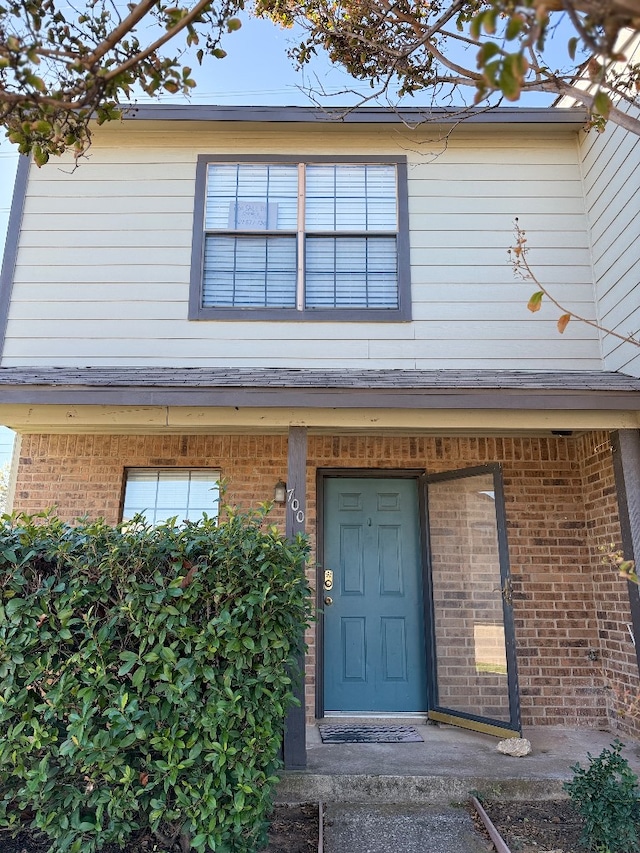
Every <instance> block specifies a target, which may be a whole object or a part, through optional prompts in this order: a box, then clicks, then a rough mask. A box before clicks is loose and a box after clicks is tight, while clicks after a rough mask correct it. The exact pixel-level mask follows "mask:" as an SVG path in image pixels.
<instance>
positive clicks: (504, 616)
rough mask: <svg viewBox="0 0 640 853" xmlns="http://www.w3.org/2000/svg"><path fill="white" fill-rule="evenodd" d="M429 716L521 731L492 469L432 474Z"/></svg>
mask: <svg viewBox="0 0 640 853" xmlns="http://www.w3.org/2000/svg"><path fill="white" fill-rule="evenodd" d="M428 514H429V553H430V564H431V598H432V611H433V623H432V632H433V643H434V658H435V665H434V667H433V677H434V682H433V686H432V695H433V697H434V700H435V706H436V707H435V710H434V711H433V712H432V713H431V714H430V716H432V717H433V718H434V719H440V720H444V721H445V722H453V723H457V724H458V725H464V726H466V727H468V728H478V729H480V730H484V731H493V730H495V731H493V733H494V734H502V735H504V734H511V733H514V732H517V731H519V729H520V719H519V704H518V696H517V678H516V674H515V652H514V643H513V622H512V612H511V610H512V609H511V600H510V580H509V566H508V559H507V553H506V538H505V525H504V513H503V506H502V491H501V482H500V479H499V471H498V470H497V469H496V468H495V467H493V466H492V467H487V468H485V469H482V470H480V469H473V470H471V471H457V472H452V473H450V474H442V475H436V476H434V477H431V478H429V484H428Z"/></svg>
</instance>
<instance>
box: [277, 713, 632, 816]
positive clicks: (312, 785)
mask: <svg viewBox="0 0 640 853" xmlns="http://www.w3.org/2000/svg"><path fill="white" fill-rule="evenodd" d="M332 722H335V720H332ZM394 722H395V721H394ZM400 722H401V723H402V724H407V723H408V724H410V725H414V726H415V727H416V728H417V729H418V731H419V732H420V734H421V735H422V737H423V743H394V744H323V743H322V742H321V740H320V734H319V732H318V729H317V728H316V727H315V726H312V727H309V729H308V732H307V769H306V770H305V771H298V772H291V773H286V774H284V777H283V779H282V782H281V783H280V786H279V789H278V794H277V797H278V799H279V800H281V801H282V802H303V801H307V800H308V801H318V800H322V801H323V802H325V803H345V802H351V803H380V804H388V803H412V804H416V805H417V804H420V805H448V804H450V803H451V802H454V803H458V802H462V801H466V800H467V799H468V797H469V792H470V791H474V792H475V791H477V792H480V794H481V795H484V796H486V797H489V798H491V797H498V796H499V797H503V798H506V799H532V798H536V797H547V798H549V797H561V796H563V790H562V783H563V782H565V781H567V780H568V779H570V778H571V776H572V773H571V767H572V765H574V764H575V763H576V762H580V763H581V764H582V765H583V766H586V765H587V763H588V759H587V753H589V752H590V753H591V754H592V755H594V756H595V755H598V754H599V753H600V752H601V750H602V749H604V748H605V747H608V746H609V745H610V744H611V743H612V742H613V740H614V738H615V737H616V735H615V733H610V732H603V731H599V730H597V729H572V728H563V727H558V726H540V727H536V728H532V729H528V730H525V731H524V732H523V736H524V737H526V738H528V739H529V740H530V741H531V744H532V753H531V755H528V756H526V757H525V758H512V757H510V756H506V755H502V754H500V753H499V752H498V751H497V749H496V747H497V744H498V740H497V739H496V738H494V737H491V736H489V735H483V734H478V733H477V732H471V731H467V730H466V729H460V728H455V727H453V726H445V725H437V726H432V725H423V724H420V723H419V722H418V723H416V722H415V721H408V720H402V721H398V723H400ZM620 739H621V740H622V741H623V742H624V743H626V744H627V746H626V748H625V750H624V752H623V754H624V755H625V757H626V758H627V759H628V760H629V763H630V765H631V767H632V769H633V770H634V772H635V773H637V774H638V775H639V776H640V744H638V743H635V742H633V741H630V740H629V739H625V738H624V737H621V738H620Z"/></svg>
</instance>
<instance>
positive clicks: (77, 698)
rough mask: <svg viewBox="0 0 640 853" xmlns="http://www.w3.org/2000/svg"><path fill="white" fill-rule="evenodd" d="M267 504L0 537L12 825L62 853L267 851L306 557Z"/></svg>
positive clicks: (3, 777) (7, 823)
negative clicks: (132, 841) (218, 514)
mask: <svg viewBox="0 0 640 853" xmlns="http://www.w3.org/2000/svg"><path fill="white" fill-rule="evenodd" d="M265 514H266V511H265V510H260V511H256V512H253V513H248V514H241V513H237V512H235V511H233V510H229V511H228V515H227V516H226V517H225V520H224V521H222V522H219V523H218V522H216V520H214V519H208V518H206V517H205V518H204V519H203V520H202V521H200V522H196V523H189V522H188V523H186V524H185V525H184V526H178V525H177V524H176V523H175V521H170V522H168V523H167V524H164V525H160V526H157V527H151V526H149V525H147V524H146V523H144V521H143V520H142V519H140V518H138V519H136V523H135V524H129V525H128V526H124V525H120V526H117V527H112V526H110V525H107V524H106V523H105V522H104V521H101V520H99V521H86V520H80V522H79V523H78V524H77V525H75V526H71V525H68V524H65V523H64V522H62V521H61V520H59V519H57V518H55V517H52V516H51V515H48V514H45V515H42V516H37V517H28V516H24V515H22V516H14V517H8V516H5V517H4V520H3V522H2V524H1V525H0V592H1V597H0V797H1V800H0V826H4V827H12V828H14V829H19V828H24V827H25V826H27V825H30V826H32V827H35V828H37V829H39V830H41V831H42V832H44V833H46V834H47V835H48V836H49V838H50V839H51V840H52V846H51V848H50V849H51V850H52V851H69V852H70V853H80V852H81V853H92V851H96V850H100V849H101V847H102V846H104V845H105V844H107V843H110V842H111V843H114V842H115V843H116V844H118V845H120V846H125V845H126V841H127V839H128V838H129V837H130V836H131V834H132V833H134V832H136V831H137V830H143V831H144V830H149V831H151V832H152V833H153V834H154V835H155V836H156V838H157V839H158V848H157V849H161V850H167V851H168V850H172V849H176V850H178V849H179V850H182V851H188V850H195V851H199V853H200V851H206V850H212V851H216V853H227V851H228V853H231V851H233V853H246V851H253V850H255V849H256V848H257V847H259V846H260V845H262V844H263V843H264V839H265V815H266V814H267V812H268V810H269V807H270V804H271V796H272V790H273V785H274V783H275V782H276V781H277V778H276V776H275V775H274V774H275V773H276V772H277V770H278V769H279V766H280V763H279V759H278V754H279V748H280V744H281V735H282V730H283V719H284V716H285V713H286V710H287V708H288V706H289V705H290V704H291V703H292V701H293V697H292V682H291V672H292V667H293V665H294V660H295V658H296V655H298V654H299V653H300V652H301V651H302V648H303V639H302V638H303V631H304V626H305V624H306V623H307V622H308V620H309V617H310V597H309V590H308V587H307V584H306V581H305V579H304V564H305V561H306V557H307V545H306V542H305V541H304V540H303V539H302V538H298V539H296V540H295V541H293V542H289V541H287V540H286V539H285V538H284V536H283V535H282V534H281V533H279V532H278V531H277V530H276V528H275V527H272V526H269V525H268V524H267V521H266V519H265Z"/></svg>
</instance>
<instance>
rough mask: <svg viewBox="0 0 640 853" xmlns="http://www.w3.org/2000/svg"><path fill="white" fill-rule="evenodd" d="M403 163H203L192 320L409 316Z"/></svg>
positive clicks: (208, 159)
mask: <svg viewBox="0 0 640 853" xmlns="http://www.w3.org/2000/svg"><path fill="white" fill-rule="evenodd" d="M407 222H408V216H407V189H406V163H405V161H404V160H402V159H398V158H380V159H377V160H371V159H364V158H353V159H349V160H343V161H340V160H338V159H337V158H332V159H331V160H329V159H328V158H313V159H309V160H306V161H304V162H303V161H297V160H290V159H288V158H282V157H278V158H276V157H272V158H268V159H263V160H256V159H255V158H254V159H252V160H250V161H249V160H244V159H241V158H236V159H233V160H231V159H229V158H227V159H221V158H215V157H209V156H201V157H200V158H199V160H198V177H197V195H196V206H195V219H194V241H193V257H192V276H191V304H190V317H191V319H215V318H220V319H222V318H227V319H242V320H246V319H250V318H252V317H253V318H255V319H274V320H282V319H291V320H300V319H310V320H396V321H397V320H406V319H409V314H410V292H409V250H408V227H407Z"/></svg>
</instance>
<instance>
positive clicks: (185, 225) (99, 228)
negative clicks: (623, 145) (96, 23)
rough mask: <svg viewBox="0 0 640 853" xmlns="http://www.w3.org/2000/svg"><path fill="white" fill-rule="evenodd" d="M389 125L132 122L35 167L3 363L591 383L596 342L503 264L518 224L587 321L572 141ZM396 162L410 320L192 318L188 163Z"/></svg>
mask: <svg viewBox="0 0 640 853" xmlns="http://www.w3.org/2000/svg"><path fill="white" fill-rule="evenodd" d="M432 134H433V131H428V132H425V133H423V134H422V135H421V134H420V133H419V132H412V131H410V130H409V129H406V128H402V127H400V128H398V127H393V126H364V127H363V126H355V125H349V126H343V125H331V126H327V125H325V124H323V125H314V126H304V125H271V126H265V125H260V124H253V125H252V124H238V123H231V122H227V123H223V124H217V125H216V124H209V125H208V124H205V123H193V122H190V123H178V122H171V123H161V122H149V123H145V124H144V126H143V124H142V122H128V123H125V124H124V125H112V126H108V127H105V128H103V129H101V130H100V131H99V132H98V133H97V134H96V139H95V142H94V144H93V146H92V148H91V150H90V153H89V157H88V159H87V160H86V161H84V162H82V164H81V165H80V167H79V168H78V169H77V170H75V171H72V169H71V168H70V167H66V166H64V167H62V166H61V164H60V163H52V164H49V165H47V166H46V167H44V168H42V169H39V170H38V169H36V168H33V169H32V172H31V176H30V182H29V187H28V194H27V199H26V205H25V213H24V219H23V230H22V235H21V240H20V249H19V253H18V262H17V268H16V275H15V284H14V291H13V299H12V303H11V307H10V314H9V322H8V327H7V339H6V345H5V350H4V354H3V359H2V365H3V366H15V365H47V366H50V365H60V366H63V365H76V366H83V365H109V364H112V365H122V366H124V365H133V366H144V365H149V366H152V365H175V364H181V365H185V366H252V365H259V366H274V367H284V366H287V367H314V366H315V367H324V368H332V367H334V368H343V367H345V366H351V367H358V368H367V367H368V368H411V367H416V368H426V369H431V368H464V367H476V368H478V367H480V368H482V367H486V368H496V367H504V368H510V369H523V370H527V369H530V370H544V369H549V370H581V369H584V370H594V369H595V370H597V369H600V368H601V367H602V360H601V350H600V342H599V340H598V335H597V333H596V332H595V331H594V330H592V329H590V328H589V327H588V326H585V325H584V324H579V323H571V324H570V325H569V328H568V329H567V331H566V332H565V334H564V335H559V334H558V332H557V330H556V326H555V322H556V319H557V316H558V312H557V311H556V310H555V309H553V307H552V306H550V305H545V306H544V308H543V310H542V311H541V312H540V313H539V314H537V315H535V316H534V315H532V314H531V313H529V312H528V311H527V308H526V303H527V301H528V298H529V296H530V294H531V292H532V291H533V290H534V289H535V288H534V286H533V285H532V284H530V283H523V282H519V281H517V280H515V279H514V277H513V273H512V271H511V268H510V267H509V265H508V262H507V249H508V247H509V246H510V245H511V244H512V243H513V234H512V229H513V220H514V218H515V217H516V216H517V217H519V219H520V224H521V226H522V227H523V228H525V229H526V231H527V233H528V236H529V245H530V247H531V251H530V260H531V263H532V265H533V267H534V268H535V270H536V273H537V274H538V276H539V277H540V279H541V280H542V281H543V282H544V283H545V284H546V285H548V286H549V288H550V289H551V290H552V292H553V293H554V295H555V296H556V297H557V298H558V299H559V300H561V301H563V302H564V303H566V304H567V305H568V306H570V307H571V308H573V309H575V310H577V311H579V312H581V313H583V314H584V315H586V316H588V317H594V316H595V314H594V305H593V276H592V268H591V257H590V248H589V239H588V231H587V224H586V216H585V206H584V197H583V189H582V181H581V172H580V164H579V161H578V149H577V144H576V136H575V133H573V132H572V131H570V130H555V129H549V128H547V127H544V126H541V127H539V128H531V127H529V128H523V127H519V128H514V129H513V130H508V131H507V130H505V128H504V127H495V126H494V127H491V126H484V127H483V128H478V129H471V128H469V127H467V128H463V129H461V130H460V131H459V132H458V133H456V134H454V135H453V136H452V137H451V138H450V139H449V140H448V141H447V142H446V143H439V142H432V141H429V136H430V135H432ZM212 152H219V153H231V152H233V153H238V154H241V153H242V154H251V153H253V154H271V153H291V154H294V155H295V154H311V153H322V154H332V153H334V154H336V155H344V154H348V153H353V154H354V155H356V154H371V155H375V154H395V155H398V154H406V155H407V157H408V159H409V211H410V221H411V232H412V233H411V263H412V314H413V320H412V321H411V322H408V323H353V322H350V323H310V322H304V323H302V322H288V323H287V322H221V321H199V322H190V321H188V320H187V302H188V292H189V273H190V247H191V227H192V210H193V194H194V181H195V163H196V158H197V155H198V154H199V153H212Z"/></svg>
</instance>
